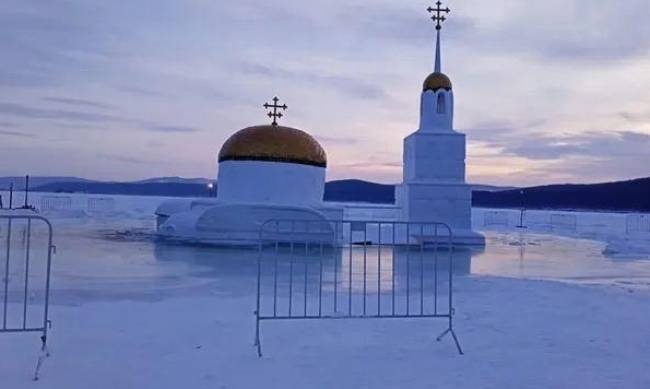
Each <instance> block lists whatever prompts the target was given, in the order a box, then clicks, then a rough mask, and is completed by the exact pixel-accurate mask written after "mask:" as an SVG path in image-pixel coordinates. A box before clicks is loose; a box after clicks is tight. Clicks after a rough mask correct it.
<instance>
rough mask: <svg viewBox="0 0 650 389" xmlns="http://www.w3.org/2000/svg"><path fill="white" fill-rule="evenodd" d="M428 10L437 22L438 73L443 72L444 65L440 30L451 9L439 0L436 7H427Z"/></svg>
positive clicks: (436, 67) (436, 68)
mask: <svg viewBox="0 0 650 389" xmlns="http://www.w3.org/2000/svg"><path fill="white" fill-rule="evenodd" d="M427 11H428V12H429V13H431V14H433V16H431V20H433V21H434V22H436V60H435V72H436V73H441V72H442V70H441V69H442V65H441V58H440V57H441V53H440V30H442V24H443V23H444V22H445V21H446V20H447V16H446V15H448V14H449V13H450V12H451V10H450V9H449V7H446V8H442V2H441V1H440V0H438V1H437V2H436V8H433V7H429V8H427Z"/></svg>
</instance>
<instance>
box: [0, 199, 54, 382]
mask: <svg viewBox="0 0 650 389" xmlns="http://www.w3.org/2000/svg"><path fill="white" fill-rule="evenodd" d="M12 212H18V211H12ZM20 212H22V213H20V214H18V213H16V214H2V215H0V235H2V237H1V239H0V249H2V252H3V253H4V261H2V262H4V263H2V267H1V270H0V274H2V284H3V285H2V290H3V293H2V326H1V327H0V334H2V333H21V332H22V333H25V332H36V333H40V334H41V343H42V347H41V350H42V352H43V355H41V357H39V360H38V363H37V365H36V371H35V373H34V379H35V380H36V379H38V372H39V370H40V367H41V364H42V362H43V359H44V358H45V357H47V356H49V352H48V349H47V334H48V329H49V328H50V326H51V322H50V319H49V316H48V314H49V301H50V274H51V268H52V254H53V252H54V250H55V247H54V245H53V244H52V238H53V237H52V233H53V230H52V225H51V224H50V222H49V221H48V220H47V219H46V218H44V217H41V216H38V215H35V214H29V213H26V211H20ZM38 224H41V225H40V226H39V225H38ZM43 228H44V231H43V230H42V229H43ZM16 231H19V233H16ZM43 232H44V233H43ZM40 236H44V239H43V240H42V242H41V243H42V244H41V245H38V243H37V242H33V241H34V240H35V237H40ZM3 246H4V247H3ZM41 255H42V256H43V258H44V260H41V261H38V259H37V258H36V257H37V256H41ZM14 285H15V287H14Z"/></svg>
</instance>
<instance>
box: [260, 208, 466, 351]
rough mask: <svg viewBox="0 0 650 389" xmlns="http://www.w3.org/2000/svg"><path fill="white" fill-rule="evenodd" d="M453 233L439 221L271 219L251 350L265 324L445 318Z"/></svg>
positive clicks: (263, 243) (265, 230) (449, 310)
mask: <svg viewBox="0 0 650 389" xmlns="http://www.w3.org/2000/svg"><path fill="white" fill-rule="evenodd" d="M452 242H453V235H452V230H451V229H450V227H449V226H447V225H446V224H443V223H412V222H379V221H369V222H365V221H305V220H271V221H268V222H266V223H265V224H264V225H263V226H262V227H261V229H260V236H259V247H258V250H259V253H258V254H259V255H258V262H257V267H258V269H257V295H256V298H257V300H256V310H255V318H256V326H255V346H256V347H257V352H258V356H259V357H261V356H262V344H261V340H262V339H261V324H262V323H263V322H265V321H274V320H277V321H283V320H317V319H418V318H420V319H444V320H446V321H447V329H446V330H445V331H444V332H443V333H442V334H441V335H440V336H439V337H438V338H437V340H438V341H440V340H441V339H442V338H443V337H444V336H445V335H448V334H450V335H451V336H452V338H453V340H454V343H455V345H456V348H457V349H458V352H459V353H460V354H462V353H463V351H462V349H461V347H460V344H459V341H458V338H457V336H456V333H455V332H454V327H453V316H454V307H453V257H452V255H453V250H454V249H453V244H452Z"/></svg>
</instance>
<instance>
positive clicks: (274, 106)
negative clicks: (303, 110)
mask: <svg viewBox="0 0 650 389" xmlns="http://www.w3.org/2000/svg"><path fill="white" fill-rule="evenodd" d="M279 101H280V99H278V98H277V96H276V97H274V98H273V104H269V103H264V108H266V109H272V110H273V111H272V112H269V113H268V114H267V116H268V117H270V118H272V119H273V123H271V125H273V126H277V125H278V120H277V119H279V118H281V117H283V116H284V115H283V114H282V112H278V110H279V109H281V110H283V111H285V110H286V109H287V108H289V107H288V106H287V105H286V104H282V105H279V104H278V102H279Z"/></svg>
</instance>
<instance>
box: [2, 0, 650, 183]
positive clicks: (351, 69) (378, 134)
mask: <svg viewBox="0 0 650 389" xmlns="http://www.w3.org/2000/svg"><path fill="white" fill-rule="evenodd" d="M433 3H434V1H433V0H428V1H423V0H412V1H398V2H396V1H388V0H372V1H370V0H329V1H327V2H313V1H299V0H275V1H273V2H269V1H261V0H112V1H88V0H2V2H1V5H0V37H2V39H0V52H1V53H2V54H1V55H0V175H21V174H26V173H30V174H32V175H57V176H60V175H67V176H80V177H85V178H93V179H102V180H136V179H141V178H147V177H158V176H183V177H216V172H217V163H216V155H217V154H218V152H219V149H220V147H221V145H222V144H223V142H224V141H225V140H226V139H227V138H228V137H229V136H230V135H232V134H233V133H234V132H236V131H237V130H239V129H242V128H244V127H248V126H251V125H256V124H264V123H267V118H266V116H265V110H264V109H263V108H262V104H263V103H264V102H267V101H270V99H271V98H272V97H273V96H274V95H278V96H279V97H280V98H281V102H284V103H286V104H288V105H289V110H288V112H287V114H286V116H285V118H283V120H282V124H285V125H288V126H292V127H297V128H300V129H303V130H305V131H307V132H309V133H310V134H312V135H314V136H315V137H316V138H317V139H318V140H319V141H320V142H321V144H322V145H323V146H324V148H325V149H326V151H327V155H328V160H329V166H328V179H330V180H333V179H341V178H361V179H366V180H371V181H378V182H386V183H397V182H400V181H401V177H402V170H401V165H402V163H401V161H402V140H403V138H404V137H405V136H407V135H409V134H410V133H412V132H413V131H414V130H415V129H416V128H417V126H418V122H419V117H418V115H419V99H420V92H421V89H422V82H423V80H424V79H425V78H426V76H427V75H428V74H429V73H430V72H431V71H432V70H433V55H434V50H433V43H434V37H435V35H434V34H435V29H434V24H433V23H432V22H431V20H429V19H428V13H427V12H426V8H427V7H428V6H430V5H433ZM445 5H447V6H449V7H450V8H451V9H452V13H451V14H450V18H449V20H448V21H447V22H446V23H445V26H444V30H443V71H444V72H445V73H446V74H448V75H449V76H450V78H451V79H452V81H453V84H454V95H455V127H456V128H457V130H459V131H462V132H464V133H466V134H467V137H468V138H467V140H468V159H467V175H468V181H470V182H472V183H482V184H494V185H517V186H519V185H538V184H547V183H560V182H600V181H609V180H619V179H627V178H635V177H642V176H650V104H649V103H650V23H648V21H647V18H648V15H650V1H648V0H626V1H624V2H612V1H608V0H547V1H532V0H494V1H490V2H486V1H484V0H448V1H446V2H445Z"/></svg>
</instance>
